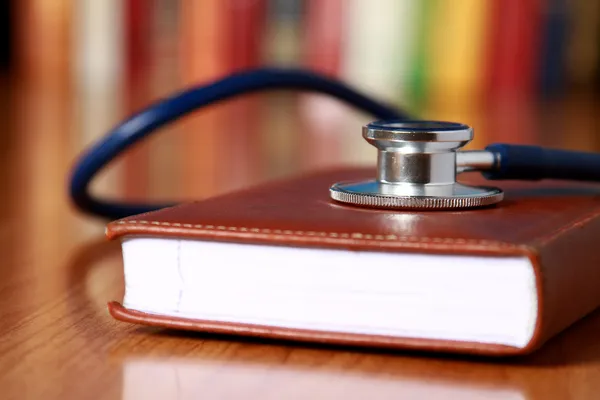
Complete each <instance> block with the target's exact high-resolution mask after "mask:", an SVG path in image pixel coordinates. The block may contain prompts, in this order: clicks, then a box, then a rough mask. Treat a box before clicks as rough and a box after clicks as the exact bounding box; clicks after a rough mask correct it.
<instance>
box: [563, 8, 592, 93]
mask: <svg viewBox="0 0 600 400" xmlns="http://www.w3.org/2000/svg"><path fill="white" fill-rule="evenodd" d="M569 10H570V12H569V13H568V17H569V23H568V35H567V41H568V43H567V46H566V48H567V49H566V51H567V54H566V74H567V80H568V83H569V84H570V85H571V86H572V87H574V88H576V89H583V90H584V91H585V90H586V89H588V88H589V87H590V86H591V85H593V84H594V71H595V70H596V68H597V66H598V53H599V50H600V48H599V43H600V40H599V39H600V2H599V1H589V0H571V1H570V3H569Z"/></svg>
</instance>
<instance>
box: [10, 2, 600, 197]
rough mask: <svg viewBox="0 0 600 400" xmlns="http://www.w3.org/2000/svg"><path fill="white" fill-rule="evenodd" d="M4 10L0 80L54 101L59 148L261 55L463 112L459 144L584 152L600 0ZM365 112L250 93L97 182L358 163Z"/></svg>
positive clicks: (592, 139) (421, 111)
mask: <svg viewBox="0 0 600 400" xmlns="http://www.w3.org/2000/svg"><path fill="white" fill-rule="evenodd" d="M3 10H5V12H4V11H3V12H4V14H3V16H8V15H9V16H10V18H5V20H6V22H7V24H5V25H3V28H4V29H5V30H7V31H10V32H9V34H8V33H7V37H9V38H10V40H7V41H6V43H5V44H4V46H3V48H2V49H3V55H2V57H3V58H2V62H3V65H10V66H11V68H12V71H14V73H13V76H14V82H15V84H18V85H26V86H28V87H35V88H38V89H39V91H40V92H47V93H46V95H45V96H46V97H47V98H48V99H46V100H45V101H48V102H49V104H51V103H52V101H53V100H52V99H54V101H58V102H62V103H61V104H65V105H68V108H69V111H68V112H69V113H70V114H69V115H68V116H64V115H65V114H64V113H65V112H66V111H61V112H62V114H61V115H63V117H62V118H60V119H56V118H55V119H56V120H57V121H58V122H57V124H58V123H60V126H58V125H57V126H56V127H52V126H45V131H46V134H47V135H50V137H49V138H47V139H46V141H47V142H48V143H46V145H47V146H54V148H56V151H57V154H64V153H65V151H66V153H67V154H69V155H71V156H70V157H67V158H68V160H69V161H72V160H73V158H74V157H75V155H76V154H77V153H78V152H79V151H81V150H82V149H83V148H84V147H85V146H87V145H89V144H90V143H91V142H92V141H93V140H95V139H97V138H98V137H100V136H101V135H103V134H105V133H106V132H107V131H108V130H109V129H110V128H111V127H112V126H114V125H115V124H116V123H118V122H119V121H120V120H122V119H123V118H125V117H126V116H127V115H130V114H131V113H133V112H135V111H136V110H138V109H140V108H142V107H144V106H145V105H147V104H150V103H151V102H153V101H156V100H158V99H160V98H162V97H164V96H168V95H170V94H172V93H174V92H176V91H178V90H181V89H182V88H184V87H187V86H190V85H196V84H201V83H204V82H208V81H211V80H213V79H217V78H219V77H223V76H225V75H227V74H229V73H232V72H234V71H239V70H242V69H245V68H252V67H257V66H264V65H271V66H272V65H278V66H302V67H306V68H310V69H312V70H315V71H317V72H320V73H323V74H326V75H329V76H333V77H336V78H339V79H341V80H344V81H346V82H349V83H350V84H352V85H353V86H355V87H356V88H358V89H360V90H363V91H365V92H367V93H369V94H370V95H372V96H375V97H378V98H380V99H382V100H384V101H387V102H389V103H392V104H395V105H397V106H398V107H403V108H405V109H408V110H410V111H411V112H412V113H413V114H414V115H416V116H419V117H421V118H431V119H442V120H455V121H460V122H464V123H467V124H470V125H472V126H473V127H474V128H475V133H476V139H475V140H474V141H473V143H471V144H470V145H469V147H470V148H480V147H483V146H485V145H486V144H489V143H492V142H500V141H503V142H513V143H539V144H544V145H548V146H554V147H566V148H571V149H580V150H600V140H599V139H598V116H597V114H598V112H597V111H598V107H597V103H598V98H599V96H600V60H599V54H598V53H599V51H600V0H369V1H365V0H306V1H302V0H198V1H195V0H147V1H144V0H122V1H120V0H104V1H96V0H52V1H45V0H21V1H12V2H6V5H5V6H3ZM9 42H10V43H9ZM23 104H25V103H23ZM28 112H29V113H32V112H34V111H33V109H32V110H29V111H28V110H21V112H20V114H19V115H21V116H25V117H23V118H25V119H26V118H27V115H28V114H27V113H28ZM369 120H370V116H368V115H363V114H360V113H357V112H355V110H352V109H349V108H347V107H346V106H344V105H341V104H339V103H337V102H336V101H333V100H331V99H328V98H324V97H322V96H319V95H314V94H305V93H295V92H294V93H291V92H269V93H264V94H253V95H250V96H246V97H244V98H240V99H236V100H232V101H228V102H226V103H223V104H219V105H215V106H214V107H210V108H208V109H206V110H202V111H200V112H198V113H195V114H194V115H191V116H189V117H185V118H183V119H182V120H181V121H178V122H176V123H174V124H172V125H171V126H168V127H166V128H164V129H161V131H160V132H158V133H157V135H154V136H153V137H152V138H151V139H149V140H148V141H147V142H144V143H143V144H141V145H139V146H136V147H135V148H134V149H133V150H132V151H130V152H129V153H128V154H127V155H126V156H124V157H122V158H121V159H120V160H118V162H117V163H116V164H115V165H113V166H112V167H111V168H110V170H109V171H107V173H106V174H105V176H103V177H102V179H100V181H99V182H97V190H99V191H105V192H114V193H117V192H118V193H120V194H121V195H125V196H126V197H129V198H147V197H152V198H155V199H160V198H161V197H169V198H171V197H179V198H182V197H189V198H201V197H205V196H207V195H211V194H215V193H219V192H222V191H226V190H232V189H236V188H240V187H243V186H246V185H249V184H252V183H256V182H259V181H263V180H266V179H271V178H277V177H282V176H284V175H287V174H290V173H293V172H300V171H306V170H313V169H317V168H324V167H328V166H333V165H340V164H373V163H374V162H375V152H374V150H373V149H372V148H371V147H370V146H368V145H367V144H366V143H364V142H363V139H362V138H361V136H360V126H361V125H362V124H363V123H365V122H368V121H369ZM48 123H52V119H50V120H48ZM36 135H37V133H35V132H26V133H25V134H24V139H22V140H24V141H25V142H26V141H27V140H28V139H27V137H29V136H30V137H31V139H30V140H31V141H33V140H34V137H35V136H36ZM52 135H55V136H52ZM67 135H69V136H68V138H67ZM25 142H24V143H25ZM65 146H67V147H68V149H67V150H64V149H63V150H59V148H63V147H65ZM63 164H66V162H63ZM63 164H61V165H63ZM63 167H64V165H63Z"/></svg>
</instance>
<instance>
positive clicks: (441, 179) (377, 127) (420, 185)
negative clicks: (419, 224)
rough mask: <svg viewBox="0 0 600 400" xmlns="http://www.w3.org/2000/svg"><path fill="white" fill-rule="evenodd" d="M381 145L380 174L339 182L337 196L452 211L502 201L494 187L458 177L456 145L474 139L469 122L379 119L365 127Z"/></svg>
mask: <svg viewBox="0 0 600 400" xmlns="http://www.w3.org/2000/svg"><path fill="white" fill-rule="evenodd" d="M362 134H363V137H364V138H365V140H366V141H367V142H368V143H370V144H372V145H373V146H375V147H376V148H377V177H376V179H373V180H369V181H362V182H338V183H335V184H334V185H333V186H331V188H330V195H331V198H332V199H333V200H335V201H338V202H342V203H347V204H352V205H357V206H363V207H374V208H386V209H427V210H452V209H463V208H472V207H482V206H487V205H491V204H495V203H498V202H500V201H501V200H502V198H503V196H504V194H503V192H502V190H500V189H498V188H494V187H480V186H467V185H463V184H460V183H457V182H456V176H457V154H458V153H457V150H458V149H459V148H461V147H463V146H465V145H466V144H467V143H469V142H470V141H471V140H472V139H473V129H472V128H470V127H469V126H467V125H464V124H459V123H454V122H440V121H377V122H372V123H370V124H368V125H366V126H364V127H363V131H362Z"/></svg>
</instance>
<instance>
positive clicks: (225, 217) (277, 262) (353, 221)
mask: <svg viewBox="0 0 600 400" xmlns="http://www.w3.org/2000/svg"><path fill="white" fill-rule="evenodd" d="M373 174H374V171H373V169H340V170H332V171H325V172H318V173H313V174H308V175H303V176H299V177H295V178H290V179H286V180H280V181H275V182H270V183H266V184H263V185H260V186H256V187H252V188H249V189H245V190H243V191H237V192H234V193H229V194H225V195H220V196H218V197H215V198H210V199H206V200H203V201H198V202H194V203H188V204H183V205H179V206H176V207H172V208H168V209H163V210H160V211H156V212H151V213H147V214H143V215H137V216H133V217H129V218H125V219H123V220H119V221H114V222H112V223H110V224H109V225H108V227H107V236H108V237H109V238H110V239H120V240H122V246H123V259H124V273H125V283H126V290H125V298H124V299H123V302H122V304H121V303H117V302H111V303H110V304H109V310H110V313H111V315H112V316H113V317H114V318H116V319H118V320H121V321H126V322H131V323H137V324H143V325H151V326H159V327H165V328H175V329H183V330H194V331H201V332H213V333H223V334H230V335H243V336H258V337H262V338H269V339H286V340H292V341H301V342H320V343H329V344H332V345H356V346H368V347H380V348H395V349H419V350H427V351H446V352H455V353H472V354H482V355H494V356H506V355H516V354H526V353H530V352H532V351H534V350H535V349H537V348H539V347H540V346H542V345H543V344H544V343H545V342H546V341H547V340H548V339H550V338H551V337H552V336H554V335H555V334H557V333H559V332H561V331H563V330H564V329H565V328H567V327H568V326H570V325H571V324H573V323H574V322H576V321H577V320H579V319H580V318H582V317H584V316H585V315H586V314H588V313H590V312H592V311H593V310H594V309H596V308H597V307H598V305H599V304H600V290H599V283H600V218H598V216H599V215H600V196H599V195H600V188H598V186H597V185H596V186H595V185H591V184H590V185H587V184H581V183H571V182H558V181H541V182H514V181H506V182H494V183H496V186H499V187H501V188H502V189H504V191H505V198H504V200H503V201H502V202H501V203H499V204H497V205H496V206H493V207H487V208H480V209H470V210H462V211H418V212H417V211H412V212H410V211H393V210H377V209H367V208H359V207H353V206H349V205H342V204H340V203H336V202H334V201H332V200H330V198H329V186H330V185H331V184H332V183H334V182H338V181H348V180H362V179H369V178H372V177H373ZM461 177H464V179H461V180H462V181H466V182H469V183H472V184H482V183H484V182H483V179H482V178H480V177H479V176H478V175H470V174H463V175H461ZM487 184H488V185H489V182H487ZM232 337H233V336H232Z"/></svg>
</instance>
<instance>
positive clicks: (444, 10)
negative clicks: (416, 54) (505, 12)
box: [427, 0, 489, 109]
mask: <svg viewBox="0 0 600 400" xmlns="http://www.w3.org/2000/svg"><path fill="white" fill-rule="evenodd" d="M488 4H489V2H487V1H480V0H461V1H452V2H451V1H438V2H436V3H435V9H434V10H432V16H431V17H432V20H431V24H430V26H429V28H430V29H431V36H430V42H429V43H428V51H429V55H428V64H427V69H428V73H429V76H428V79H429V89H428V97H429V102H430V103H431V104H432V105H433V106H435V107H436V108H437V107H438V106H439V107H442V108H445V107H448V108H449V109H455V108H462V107H472V106H473V105H475V104H478V103H479V94H480V93H479V89H480V87H481V82H482V79H483V76H482V69H483V66H484V62H483V61H484V48H485V45H486V33H487V32H486V26H487V20H488V17H489V10H488Z"/></svg>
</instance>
